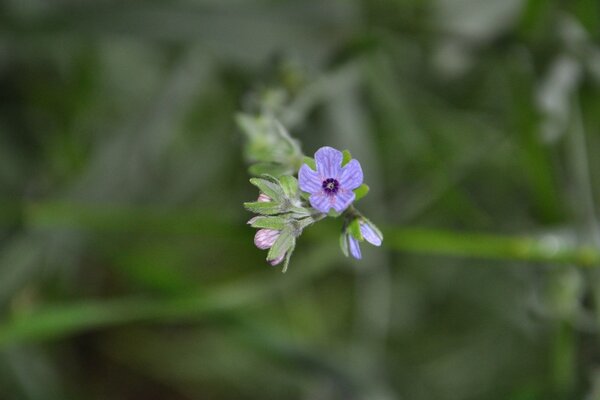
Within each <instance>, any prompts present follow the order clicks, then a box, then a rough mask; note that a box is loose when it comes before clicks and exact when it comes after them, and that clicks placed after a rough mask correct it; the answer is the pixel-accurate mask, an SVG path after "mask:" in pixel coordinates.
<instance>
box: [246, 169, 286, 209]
mask: <svg viewBox="0 0 600 400" xmlns="http://www.w3.org/2000/svg"><path fill="white" fill-rule="evenodd" d="M263 177H268V178H271V177H270V176H269V175H263ZM273 179H274V178H273ZM250 183H251V184H253V185H254V186H256V187H257V188H258V189H259V190H260V191H261V192H262V193H264V194H266V195H267V196H269V197H270V198H271V199H273V201H275V202H280V201H281V200H282V199H283V189H282V188H281V186H280V185H278V184H277V183H275V182H270V181H268V180H267V179H264V178H251V179H250Z"/></svg>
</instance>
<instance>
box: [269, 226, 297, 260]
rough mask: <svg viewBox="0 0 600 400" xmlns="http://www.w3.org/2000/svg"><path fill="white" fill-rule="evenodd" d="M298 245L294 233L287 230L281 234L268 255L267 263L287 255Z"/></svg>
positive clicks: (289, 229)
mask: <svg viewBox="0 0 600 400" xmlns="http://www.w3.org/2000/svg"><path fill="white" fill-rule="evenodd" d="M295 243H296V238H295V237H294V235H293V233H292V229H291V228H285V229H284V230H282V231H281V233H280V234H279V237H278V238H277V240H276V241H275V243H273V246H272V247H271V248H270V249H269V254H267V261H272V260H275V259H277V258H279V257H281V256H282V255H284V254H285V252H286V251H288V250H289V249H290V248H291V247H292V246H294V245H295Z"/></svg>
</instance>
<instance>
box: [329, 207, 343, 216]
mask: <svg viewBox="0 0 600 400" xmlns="http://www.w3.org/2000/svg"><path fill="white" fill-rule="evenodd" d="M340 215H342V214H341V213H339V212H337V211H335V210H334V209H333V208H330V209H329V212H328V213H327V216H328V217H332V218H337V217H339V216H340Z"/></svg>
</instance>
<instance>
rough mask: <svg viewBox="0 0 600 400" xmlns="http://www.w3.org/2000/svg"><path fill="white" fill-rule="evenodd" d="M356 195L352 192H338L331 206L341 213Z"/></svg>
mask: <svg viewBox="0 0 600 400" xmlns="http://www.w3.org/2000/svg"><path fill="white" fill-rule="evenodd" d="M355 197H356V195H355V194H354V192H353V191H352V190H340V191H339V192H338V193H337V194H336V195H335V196H333V198H334V201H333V203H332V206H333V208H334V210H335V211H337V212H339V213H341V212H342V211H344V210H345V209H346V208H348V206H349V205H350V204H352V202H353V201H354V198H355Z"/></svg>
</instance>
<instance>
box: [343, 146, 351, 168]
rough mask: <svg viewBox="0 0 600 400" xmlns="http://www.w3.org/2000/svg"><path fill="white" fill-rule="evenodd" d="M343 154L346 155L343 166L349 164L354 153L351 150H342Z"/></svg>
mask: <svg viewBox="0 0 600 400" xmlns="http://www.w3.org/2000/svg"><path fill="white" fill-rule="evenodd" d="M342 155H343V156H344V158H342V167H343V166H344V165H346V164H348V163H349V162H350V160H352V154H350V151H349V150H344V151H342Z"/></svg>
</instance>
